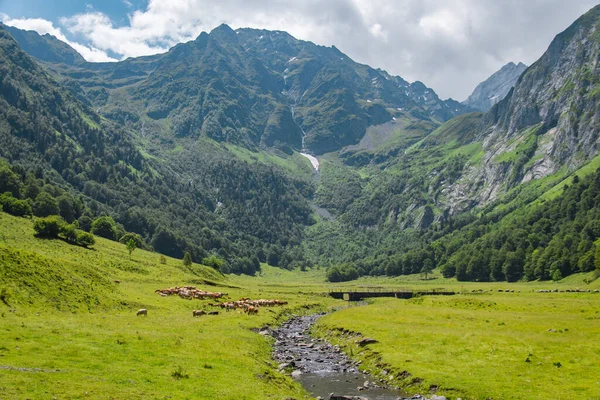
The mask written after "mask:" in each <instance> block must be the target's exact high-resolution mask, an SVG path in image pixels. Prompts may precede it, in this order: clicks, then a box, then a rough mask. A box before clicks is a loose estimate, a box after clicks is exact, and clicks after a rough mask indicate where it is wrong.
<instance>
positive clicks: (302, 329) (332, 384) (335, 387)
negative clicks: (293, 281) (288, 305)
mask: <svg viewBox="0 0 600 400" xmlns="http://www.w3.org/2000/svg"><path fill="white" fill-rule="evenodd" d="M322 315H323V314H316V315H310V316H304V317H298V316H297V317H294V318H292V319H290V320H289V321H287V322H285V323H284V324H283V325H281V327H280V328H279V329H276V330H274V331H273V332H272V335H273V337H274V338H275V340H276V341H275V351H274V353H273V357H274V358H275V360H277V361H278V362H279V363H280V365H279V369H280V370H284V369H288V370H289V369H291V370H292V371H293V372H292V377H293V378H294V379H296V380H297V381H298V382H300V383H301V384H302V386H303V387H304V388H305V389H306V390H307V391H308V392H309V393H310V394H311V395H313V396H314V397H316V398H322V399H329V398H331V399H344V398H347V399H352V398H358V397H353V396H360V399H368V400H397V399H402V398H405V397H402V396H403V395H404V394H403V393H402V392H400V391H399V390H397V389H394V388H389V387H386V386H385V384H383V383H379V381H375V380H374V379H373V378H372V377H370V376H369V375H367V374H364V373H362V372H360V371H359V370H358V365H357V364H356V363H355V362H354V361H352V360H350V359H349V358H348V357H347V356H346V355H345V354H344V353H343V352H342V351H341V350H340V349H339V348H338V347H337V346H333V345H331V344H330V343H327V342H325V341H323V340H321V339H316V338H312V337H311V336H309V335H308V330H309V329H310V327H311V326H312V325H313V324H314V323H315V321H316V320H317V319H318V318H320V317H321V316H322ZM332 394H334V395H333V396H332ZM408 398H410V397H408Z"/></svg>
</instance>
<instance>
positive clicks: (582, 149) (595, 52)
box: [447, 6, 600, 206]
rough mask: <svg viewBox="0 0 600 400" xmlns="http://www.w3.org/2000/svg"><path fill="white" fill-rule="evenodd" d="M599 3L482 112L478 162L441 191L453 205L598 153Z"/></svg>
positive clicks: (479, 200)
mask: <svg viewBox="0 0 600 400" xmlns="http://www.w3.org/2000/svg"><path fill="white" fill-rule="evenodd" d="M599 60H600V6H597V7H595V8H593V9H592V10H590V11H589V12H588V13H586V14H585V15H584V16H582V17H581V18H579V19H578V20H577V21H576V22H575V23H573V25H571V26H570V27H569V28H568V29H567V30H565V31H564V32H562V33H561V34H559V35H558V36H556V38H555V39H554V40H553V41H552V43H551V45H550V47H549V48H548V50H547V51H546V53H544V55H543V56H542V57H541V58H540V59H539V60H538V61H537V62H536V63H535V64H533V65H532V66H531V67H529V68H528V69H527V70H526V71H525V72H524V73H523V74H522V75H521V77H520V78H519V79H518V82H517V83H516V85H515V87H514V89H512V90H511V91H510V92H509V94H508V95H507V97H506V98H505V99H504V100H503V101H501V102H500V103H498V104H496V105H495V106H494V107H492V109H491V110H490V111H489V112H488V113H487V114H485V115H484V117H483V119H482V123H481V127H480V129H479V131H480V133H479V134H478V135H477V140H478V141H480V142H481V143H482V145H483V149H484V156H483V157H482V162H480V163H479V164H478V165H475V166H471V167H470V168H469V169H468V170H466V171H465V173H464V174H463V177H462V178H461V179H460V181H459V182H457V183H456V184H454V185H452V186H450V187H449V188H448V189H447V192H448V193H449V199H451V203H452V204H453V205H454V206H458V204H461V203H466V202H467V200H468V199H476V201H477V203H479V204H485V203H487V202H489V201H491V200H494V199H495V198H496V197H497V196H498V194H499V193H503V192H504V191H505V190H506V189H509V188H511V187H514V186H516V185H518V184H521V183H525V182H527V181H530V180H532V179H539V178H542V177H545V176H547V175H549V174H552V173H555V172H557V171H558V170H559V169H561V168H565V169H566V170H575V169H576V168H577V167H580V166H582V165H583V164H585V163H586V162H587V161H589V160H590V159H591V158H593V157H595V156H596V155H597V154H598V148H599V145H600V144H599V129H600V63H599Z"/></svg>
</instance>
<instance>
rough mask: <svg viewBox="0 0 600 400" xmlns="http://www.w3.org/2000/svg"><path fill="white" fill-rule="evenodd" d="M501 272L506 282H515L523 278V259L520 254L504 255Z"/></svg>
mask: <svg viewBox="0 0 600 400" xmlns="http://www.w3.org/2000/svg"><path fill="white" fill-rule="evenodd" d="M502 271H503V272H504V276H505V278H506V281H507V282H516V281H518V280H519V279H521V278H522V277H523V259H522V258H521V256H520V254H518V253H516V252H511V253H508V254H507V255H506V260H505V261H504V264H503V265H502Z"/></svg>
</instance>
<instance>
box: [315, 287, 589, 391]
mask: <svg viewBox="0 0 600 400" xmlns="http://www.w3.org/2000/svg"><path fill="white" fill-rule="evenodd" d="M314 331H315V334H316V336H317V337H319V338H321V339H324V340H327V341H329V342H331V343H333V344H335V345H338V346H340V348H341V349H342V350H343V351H344V352H345V353H347V354H350V355H352V356H353V358H354V359H356V360H360V361H361V362H362V364H361V368H364V369H365V370H366V371H369V372H376V371H379V372H378V373H379V375H378V378H382V379H386V380H387V381H388V382H390V385H396V386H400V387H402V388H404V389H405V390H407V391H409V392H410V393H426V394H429V393H431V394H433V393H435V394H437V395H444V396H447V397H448V398H449V399H455V398H458V397H461V398H463V399H464V398H469V399H484V398H486V399H487V398H493V399H502V398H510V399H533V398H535V399H548V400H551V399H552V400H554V399H570V398H586V399H592V398H600V381H599V380H598V379H597V377H598V376H600V364H598V362H597V360H599V359H600V350H599V348H598V346H597V343H598V342H597V340H598V338H599V337H600V294H595V293H593V292H591V293H532V292H522V293H517V292H515V293H509V294H506V293H498V292H486V293H480V294H469V295H460V296H456V297H453V298H444V297H437V298H436V297H421V298H415V299H412V300H398V299H378V300H375V301H373V302H372V304H369V305H368V306H365V307H354V308H348V309H344V310H340V311H339V312H336V313H333V314H329V315H327V316H324V317H323V318H322V319H320V320H319V321H318V322H317V323H316V325H315V329H314ZM359 333H360V334H359ZM360 337H369V338H373V339H375V340H377V343H373V344H371V345H369V346H360V345H359V344H358V343H357V340H358V338H360ZM390 376H392V377H393V379H392V378H390Z"/></svg>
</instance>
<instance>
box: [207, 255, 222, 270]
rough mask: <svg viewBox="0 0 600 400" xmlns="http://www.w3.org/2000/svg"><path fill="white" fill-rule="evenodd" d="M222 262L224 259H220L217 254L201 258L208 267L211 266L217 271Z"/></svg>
mask: <svg viewBox="0 0 600 400" xmlns="http://www.w3.org/2000/svg"><path fill="white" fill-rule="evenodd" d="M223 262H224V260H222V259H221V258H219V257H217V256H210V257H207V258H204V259H202V264H204V265H206V266H208V267H213V268H214V269H216V270H217V271H220V270H221V266H222V265H223Z"/></svg>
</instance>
